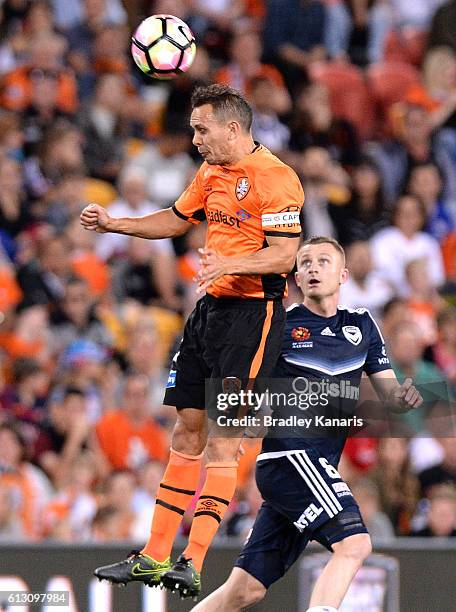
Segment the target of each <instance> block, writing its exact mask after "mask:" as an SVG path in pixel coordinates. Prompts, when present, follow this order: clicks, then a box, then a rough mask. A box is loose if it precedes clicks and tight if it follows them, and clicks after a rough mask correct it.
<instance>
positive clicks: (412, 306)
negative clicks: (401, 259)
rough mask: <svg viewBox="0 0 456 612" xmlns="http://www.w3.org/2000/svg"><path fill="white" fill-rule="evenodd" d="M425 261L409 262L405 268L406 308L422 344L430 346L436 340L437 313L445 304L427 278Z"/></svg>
mask: <svg viewBox="0 0 456 612" xmlns="http://www.w3.org/2000/svg"><path fill="white" fill-rule="evenodd" d="M428 267H429V264H428V261H427V260H426V259H415V260H412V261H410V262H409V263H408V264H407V266H406V268H405V276H406V279H407V297H408V299H407V306H408V308H409V310H410V313H411V319H412V320H413V322H414V323H416V325H417V326H418V328H419V330H420V335H421V338H422V339H423V342H424V343H425V344H426V345H428V346H430V345H432V344H434V342H435V341H436V339H437V325H436V317H437V313H438V312H439V311H440V310H441V309H442V308H443V306H444V304H445V302H444V300H443V299H442V298H441V297H440V296H439V294H438V293H437V289H436V287H435V286H434V285H433V283H432V282H431V280H430V278H429V270H428Z"/></svg>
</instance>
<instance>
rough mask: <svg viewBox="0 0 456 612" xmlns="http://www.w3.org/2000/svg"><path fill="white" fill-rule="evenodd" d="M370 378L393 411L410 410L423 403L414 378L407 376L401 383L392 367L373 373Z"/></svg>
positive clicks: (381, 397) (378, 393)
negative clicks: (414, 383)
mask: <svg viewBox="0 0 456 612" xmlns="http://www.w3.org/2000/svg"><path fill="white" fill-rule="evenodd" d="M369 379H370V380H371V382H372V385H373V387H374V389H375V392H376V393H377V395H378V396H379V398H380V399H381V400H382V401H384V402H386V403H387V405H388V408H389V409H390V410H391V411H392V412H396V413H401V412H408V411H409V410H413V409H414V408H418V407H419V406H421V404H422V403H423V398H422V397H421V393H420V392H419V391H418V389H417V388H416V387H415V386H414V385H413V380H412V379H411V378H406V379H405V380H404V382H403V383H402V385H400V384H399V381H398V380H397V378H396V375H395V374H394V371H393V370H391V369H390V370H383V371H382V372H376V373H375V374H371V375H370V376H369Z"/></svg>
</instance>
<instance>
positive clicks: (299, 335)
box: [291, 327, 310, 342]
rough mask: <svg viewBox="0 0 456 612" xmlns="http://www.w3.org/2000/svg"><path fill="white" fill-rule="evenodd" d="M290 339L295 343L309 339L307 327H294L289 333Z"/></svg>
mask: <svg viewBox="0 0 456 612" xmlns="http://www.w3.org/2000/svg"><path fill="white" fill-rule="evenodd" d="M291 337H292V338H293V340H295V341H296V342H302V341H304V340H308V339H309V338H310V331H309V330H308V329H307V327H294V328H293V329H292V331H291Z"/></svg>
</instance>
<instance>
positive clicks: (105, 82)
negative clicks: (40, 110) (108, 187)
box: [80, 74, 126, 182]
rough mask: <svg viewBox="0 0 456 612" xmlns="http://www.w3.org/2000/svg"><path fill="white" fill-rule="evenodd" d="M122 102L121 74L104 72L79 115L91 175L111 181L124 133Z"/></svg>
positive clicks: (123, 90) (118, 163) (117, 164)
mask: <svg viewBox="0 0 456 612" xmlns="http://www.w3.org/2000/svg"><path fill="white" fill-rule="evenodd" d="M125 103H126V91H125V83H124V81H123V79H122V77H121V76H119V75H115V74H106V75H103V76H101V77H100V79H99V80H98V82H97V87H96V90H95V96H94V98H93V100H92V102H91V103H90V104H89V106H88V107H87V109H85V110H84V111H83V112H82V113H81V115H80V123H81V128H82V130H83V132H84V134H85V142H84V159H85V163H86V166H87V168H88V170H89V172H90V174H91V176H94V177H95V178H100V179H105V180H108V181H111V182H115V179H116V178H117V175H118V173H119V170H120V169H121V164H122V159H123V155H124V139H125V136H126V132H125V127H126V126H124V124H123V121H122V117H121V111H122V109H123V108H124V106H125Z"/></svg>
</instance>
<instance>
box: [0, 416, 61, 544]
mask: <svg viewBox="0 0 456 612" xmlns="http://www.w3.org/2000/svg"><path fill="white" fill-rule="evenodd" d="M25 456H26V445H25V442H24V440H23V439H22V437H21V435H20V434H19V432H18V430H17V429H16V428H15V427H14V426H13V425H6V424H4V425H0V490H4V491H9V492H10V493H11V495H12V498H13V500H14V510H15V513H16V516H17V517H18V518H19V521H20V530H21V531H23V533H24V534H25V535H26V537H27V540H29V541H33V540H36V539H37V538H38V535H39V528H40V515H41V511H42V509H43V506H44V505H45V504H46V503H47V500H48V499H49V495H50V486H49V482H48V481H47V479H46V477H45V475H44V474H43V472H42V471H41V470H40V469H39V468H37V467H36V466H33V465H32V464H31V463H29V462H28V461H26V459H25Z"/></svg>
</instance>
